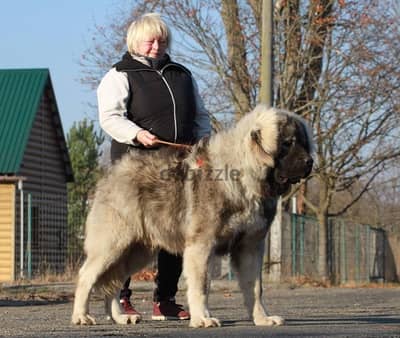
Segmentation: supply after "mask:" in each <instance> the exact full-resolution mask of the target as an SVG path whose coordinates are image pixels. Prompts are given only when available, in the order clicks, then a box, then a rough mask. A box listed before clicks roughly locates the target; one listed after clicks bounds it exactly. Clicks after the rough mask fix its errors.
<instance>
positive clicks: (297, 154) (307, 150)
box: [251, 109, 313, 195]
mask: <svg viewBox="0 0 400 338" xmlns="http://www.w3.org/2000/svg"><path fill="white" fill-rule="evenodd" d="M265 114H266V116H265V117H264V118H263V119H262V120H261V123H258V126H256V127H255V128H254V129H253V130H252V132H251V139H252V142H253V149H254V150H255V153H256V156H258V158H259V159H260V160H261V161H264V163H265V164H266V165H267V166H268V167H269V170H268V176H267V184H268V189H269V190H270V193H272V194H274V195H275V194H277V195H282V194H284V193H285V192H287V191H288V190H289V188H290V186H291V184H295V183H298V182H299V181H300V180H301V179H303V178H306V177H307V176H308V175H310V173H311V170H312V167H313V159H312V151H313V144H312V141H311V136H310V131H309V129H308V127H307V124H306V122H305V121H304V120H303V119H302V118H300V117H299V116H297V115H295V114H291V113H289V112H286V111H280V110H273V109H270V110H267V111H265ZM259 121H260V120H259Z"/></svg>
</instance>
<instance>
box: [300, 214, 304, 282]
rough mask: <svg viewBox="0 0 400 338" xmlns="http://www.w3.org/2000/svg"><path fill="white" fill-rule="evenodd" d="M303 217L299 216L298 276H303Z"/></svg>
mask: <svg viewBox="0 0 400 338" xmlns="http://www.w3.org/2000/svg"><path fill="white" fill-rule="evenodd" d="M304 219H305V217H304V216H300V234H299V241H300V259H299V269H300V275H303V274H304Z"/></svg>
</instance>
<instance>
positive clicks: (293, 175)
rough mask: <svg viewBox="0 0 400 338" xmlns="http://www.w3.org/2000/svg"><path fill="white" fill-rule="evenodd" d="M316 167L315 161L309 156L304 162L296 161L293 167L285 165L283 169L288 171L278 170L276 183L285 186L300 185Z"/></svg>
mask: <svg viewBox="0 0 400 338" xmlns="http://www.w3.org/2000/svg"><path fill="white" fill-rule="evenodd" d="M313 165H314V160H313V159H312V158H311V157H310V156H307V157H306V158H305V159H304V160H300V161H296V163H294V164H292V165H287V164H286V165H284V166H283V168H288V170H279V169H278V170H276V171H275V181H276V182H278V183H280V184H284V183H287V182H289V183H291V184H296V183H299V182H300V180H301V179H303V178H306V177H307V176H309V175H310V174H311V171H312V168H313Z"/></svg>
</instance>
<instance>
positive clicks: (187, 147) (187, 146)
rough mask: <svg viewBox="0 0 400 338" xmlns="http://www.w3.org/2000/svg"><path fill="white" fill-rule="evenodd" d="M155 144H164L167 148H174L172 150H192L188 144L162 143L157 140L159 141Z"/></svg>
mask: <svg viewBox="0 0 400 338" xmlns="http://www.w3.org/2000/svg"><path fill="white" fill-rule="evenodd" d="M155 143H157V144H164V145H167V146H170V147H174V148H181V149H186V150H189V151H190V150H192V146H191V145H189V144H183V143H173V142H167V141H162V140H159V139H157V140H156V141H155Z"/></svg>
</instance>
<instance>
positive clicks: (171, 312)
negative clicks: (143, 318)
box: [151, 300, 190, 320]
mask: <svg viewBox="0 0 400 338" xmlns="http://www.w3.org/2000/svg"><path fill="white" fill-rule="evenodd" d="M151 319H153V320H186V319H190V313H189V312H187V311H185V310H184V309H183V306H182V305H180V304H176V303H175V301H171V300H167V301H163V302H159V303H154V304H153V315H152V316H151Z"/></svg>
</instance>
